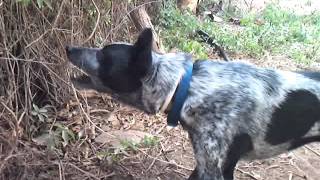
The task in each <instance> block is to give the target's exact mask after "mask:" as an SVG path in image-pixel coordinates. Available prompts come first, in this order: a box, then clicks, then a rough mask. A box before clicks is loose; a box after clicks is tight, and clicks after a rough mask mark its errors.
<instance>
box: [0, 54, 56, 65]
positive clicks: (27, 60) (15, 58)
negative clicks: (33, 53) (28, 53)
mask: <svg viewBox="0 0 320 180" xmlns="http://www.w3.org/2000/svg"><path fill="white" fill-rule="evenodd" d="M0 60H5V61H24V62H31V63H39V64H48V65H53V66H57V64H54V63H49V62H39V61H35V60H33V59H20V58H17V57H14V56H13V57H12V58H7V57H0Z"/></svg>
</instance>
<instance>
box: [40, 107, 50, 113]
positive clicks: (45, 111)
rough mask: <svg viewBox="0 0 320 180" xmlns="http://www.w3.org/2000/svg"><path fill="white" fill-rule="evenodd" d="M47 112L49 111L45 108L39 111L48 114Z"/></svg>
mask: <svg viewBox="0 0 320 180" xmlns="http://www.w3.org/2000/svg"><path fill="white" fill-rule="evenodd" d="M47 112H48V110H47V109H45V108H40V109H39V113H47Z"/></svg>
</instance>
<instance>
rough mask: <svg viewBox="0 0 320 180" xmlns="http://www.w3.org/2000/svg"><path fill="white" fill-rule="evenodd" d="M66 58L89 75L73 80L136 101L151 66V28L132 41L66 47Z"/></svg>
mask: <svg viewBox="0 0 320 180" xmlns="http://www.w3.org/2000/svg"><path fill="white" fill-rule="evenodd" d="M66 53H67V56H68V59H69V61H70V62H71V63H72V64H73V65H75V66H77V67H79V68H80V69H82V70H83V71H85V72H86V73H87V74H88V75H89V78H83V77H81V78H76V79H73V81H74V83H77V84H78V85H80V86H82V87H85V88H92V89H96V90H98V91H102V92H107V93H115V94H117V96H118V97H119V96H120V99H121V98H122V99H123V97H124V98H126V99H125V101H126V100H128V101H130V102H127V103H129V104H130V103H131V104H132V103H134V105H136V104H137V102H138V101H141V100H139V98H141V97H139V96H141V91H142V90H141V89H142V85H143V79H144V78H145V76H146V75H147V74H148V72H149V71H150V69H151V66H152V31H151V29H145V30H144V31H142V33H141V34H140V35H139V37H138V39H137V41H136V42H135V43H134V44H132V45H131V44H126V43H116V44H110V45H107V46H105V47H104V48H102V49H99V48H83V47H70V46H67V47H66Z"/></svg>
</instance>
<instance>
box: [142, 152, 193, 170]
mask: <svg viewBox="0 0 320 180" xmlns="http://www.w3.org/2000/svg"><path fill="white" fill-rule="evenodd" d="M138 150H139V151H140V152H142V153H143V154H145V155H147V156H149V157H150V158H153V159H155V160H157V161H159V162H162V163H166V164H170V165H174V166H177V167H179V168H181V169H185V170H188V171H193V170H194V169H191V168H188V167H185V166H182V165H179V164H177V163H173V162H168V161H164V160H162V159H159V158H156V157H153V156H151V155H149V154H147V153H146V152H144V151H142V150H141V149H138Z"/></svg>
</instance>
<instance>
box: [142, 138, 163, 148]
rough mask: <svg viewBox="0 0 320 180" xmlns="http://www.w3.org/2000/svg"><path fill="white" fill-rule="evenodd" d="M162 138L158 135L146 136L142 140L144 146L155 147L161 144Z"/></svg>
mask: <svg viewBox="0 0 320 180" xmlns="http://www.w3.org/2000/svg"><path fill="white" fill-rule="evenodd" d="M159 142H160V140H159V138H158V137H156V136H145V137H144V138H143V140H142V143H141V144H142V146H143V147H154V146H156V145H157V144H159Z"/></svg>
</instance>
